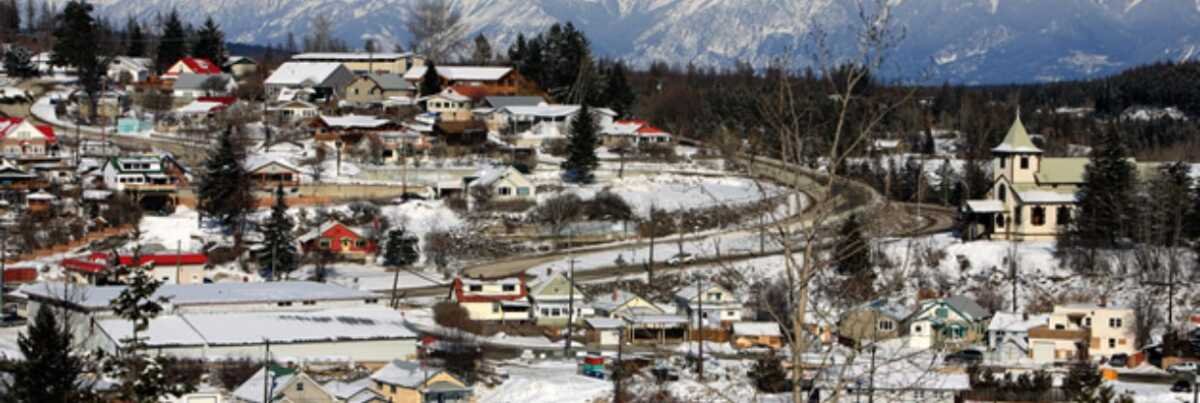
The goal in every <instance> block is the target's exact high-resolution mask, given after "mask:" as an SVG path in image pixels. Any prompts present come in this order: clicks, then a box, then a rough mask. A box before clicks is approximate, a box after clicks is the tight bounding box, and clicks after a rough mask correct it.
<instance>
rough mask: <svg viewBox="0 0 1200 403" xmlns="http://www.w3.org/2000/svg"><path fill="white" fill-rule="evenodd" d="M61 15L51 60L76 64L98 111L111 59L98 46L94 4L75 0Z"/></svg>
mask: <svg viewBox="0 0 1200 403" xmlns="http://www.w3.org/2000/svg"><path fill="white" fill-rule="evenodd" d="M61 18H62V22H61V23H60V24H58V27H57V29H55V30H54V38H55V43H54V54H53V56H52V57H51V59H50V63H51V64H54V65H56V66H72V67H75V69H76V72H77V74H78V76H79V83H80V85H81V86H82V87H83V92H84V93H85V94H87V96H88V100H89V101H90V103H91V107H92V108H91V110H92V111H95V110H96V97H97V96H98V95H99V92H100V90H101V85H102V84H103V80H104V76H105V73H106V72H107V71H108V62H109V61H108V59H106V58H103V57H101V55H100V53H99V47H98V46H96V40H97V36H98V35H99V34H100V29H99V28H98V27H97V24H96V20H95V19H93V18H92V5H91V4H88V3H85V2H81V1H71V2H69V3H67V5H66V7H65V8H63V13H62V16H61Z"/></svg>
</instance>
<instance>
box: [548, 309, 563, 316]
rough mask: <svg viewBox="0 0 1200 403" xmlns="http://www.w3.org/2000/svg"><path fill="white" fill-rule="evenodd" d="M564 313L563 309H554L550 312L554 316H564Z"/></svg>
mask: <svg viewBox="0 0 1200 403" xmlns="http://www.w3.org/2000/svg"><path fill="white" fill-rule="evenodd" d="M564 313H565V312H563V310H562V309H561V308H554V309H551V310H550V314H551V315H553V316H562V315H563V314H564Z"/></svg>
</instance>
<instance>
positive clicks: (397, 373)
mask: <svg viewBox="0 0 1200 403" xmlns="http://www.w3.org/2000/svg"><path fill="white" fill-rule="evenodd" d="M443 371H445V370H443V369H442V368H440V367H436V366H430V365H424V366H422V365H421V363H419V362H413V361H401V360H395V361H392V362H389V363H388V364H387V365H385V366H383V368H380V369H379V370H378V371H375V373H373V374H371V380H374V381H376V382H382V383H386V384H388V385H396V386H402V387H405V388H408V389H416V388H418V387H420V386H421V385H423V384H425V382H426V381H428V380H429V379H430V378H433V377H434V376H436V375H437V374H439V373H441V372H443Z"/></svg>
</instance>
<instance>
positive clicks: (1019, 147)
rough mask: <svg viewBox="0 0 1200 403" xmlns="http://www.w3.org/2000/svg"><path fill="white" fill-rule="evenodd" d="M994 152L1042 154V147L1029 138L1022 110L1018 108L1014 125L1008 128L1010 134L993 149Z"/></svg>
mask: <svg viewBox="0 0 1200 403" xmlns="http://www.w3.org/2000/svg"><path fill="white" fill-rule="evenodd" d="M992 152H993V153H998V154H1041V153H1042V149H1040V148H1038V147H1037V146H1036V145H1034V144H1033V140H1031V139H1030V138H1029V132H1028V131H1026V130H1025V125H1024V124H1023V123H1021V112H1020V110H1019V109H1018V110H1017V116H1016V119H1014V120H1013V124H1012V127H1009V128H1008V134H1007V135H1005V136H1004V141H1002V142H1000V145H998V146H996V148H993V149H992Z"/></svg>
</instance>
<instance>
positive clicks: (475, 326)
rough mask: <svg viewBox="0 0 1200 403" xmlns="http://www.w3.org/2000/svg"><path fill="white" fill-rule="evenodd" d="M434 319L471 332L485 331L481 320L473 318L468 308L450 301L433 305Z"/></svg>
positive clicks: (449, 326)
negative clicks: (480, 323)
mask: <svg viewBox="0 0 1200 403" xmlns="http://www.w3.org/2000/svg"><path fill="white" fill-rule="evenodd" d="M433 321H434V322H437V324H438V325H441V326H444V327H448V328H452V329H458V330H462V331H466V332H469V333H475V334H479V333H481V332H482V331H483V327H482V326H480V325H479V322H476V321H473V320H471V317H470V314H469V313H467V309H466V308H463V307H462V306H460V305H458V304H456V303H453V302H449V301H443V302H439V303H438V304H437V305H434V306H433Z"/></svg>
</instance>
